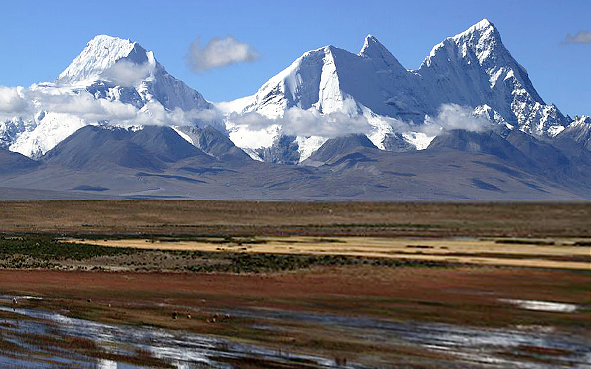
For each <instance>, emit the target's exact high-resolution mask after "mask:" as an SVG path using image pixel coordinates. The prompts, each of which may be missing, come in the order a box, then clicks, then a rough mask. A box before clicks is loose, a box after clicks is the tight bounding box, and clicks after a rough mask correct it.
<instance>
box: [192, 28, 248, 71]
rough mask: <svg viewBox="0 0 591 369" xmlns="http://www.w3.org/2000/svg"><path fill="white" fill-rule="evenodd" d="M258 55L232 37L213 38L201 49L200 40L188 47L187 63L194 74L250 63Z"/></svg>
mask: <svg viewBox="0 0 591 369" xmlns="http://www.w3.org/2000/svg"><path fill="white" fill-rule="evenodd" d="M258 57H259V54H258V53H257V52H256V51H255V50H253V49H252V47H251V46H250V45H248V44H246V43H243V42H240V41H237V40H236V39H234V38H233V37H232V36H226V37H225V38H214V39H212V40H211V41H209V43H208V44H207V45H205V47H204V48H201V38H197V39H196V40H195V41H193V42H192V43H191V45H190V46H189V52H188V53H187V56H186V58H187V62H188V64H189V66H190V67H191V69H193V71H195V72H201V71H206V70H209V69H213V68H219V67H223V66H226V65H229V64H234V63H239V62H244V61H246V62H251V61H253V60H255V59H258Z"/></svg>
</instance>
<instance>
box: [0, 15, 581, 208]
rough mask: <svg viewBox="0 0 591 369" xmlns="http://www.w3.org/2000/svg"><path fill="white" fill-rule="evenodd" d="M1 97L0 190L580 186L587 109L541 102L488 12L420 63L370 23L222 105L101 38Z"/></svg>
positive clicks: (450, 195) (132, 49) (168, 193)
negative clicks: (356, 35)
mask: <svg viewBox="0 0 591 369" xmlns="http://www.w3.org/2000/svg"><path fill="white" fill-rule="evenodd" d="M10 93H12V94H13V95H12V100H11V101H16V102H18V106H19V109H18V111H17V112H15V114H13V115H12V116H11V117H9V118H7V119H4V120H3V121H0V188H2V189H3V191H2V192H3V193H4V195H2V197H1V198H3V199H11V198H26V199H28V198H43V199H46V198H132V199H136V198H148V199H152V198H163V199H169V198H186V199H200V198H206V199H482V200H494V199H519V200H522V199H561V200H562V199H589V198H591V118H590V117H586V116H577V117H575V118H574V119H573V118H570V117H568V116H566V117H565V116H564V115H563V114H562V113H561V112H560V110H559V109H558V108H557V107H556V106H555V105H553V104H547V103H546V102H545V101H544V100H543V99H542V98H541V97H540V96H539V94H538V93H537V91H536V90H535V88H534V87H533V84H532V82H531V81H530V79H529V77H528V74H527V71H526V70H525V68H524V67H522V66H521V65H520V64H519V63H518V62H517V61H516V60H515V59H514V58H513V57H512V56H511V54H510V52H509V51H508V50H507V49H506V48H505V46H504V45H503V43H502V40H501V36H500V33H499V31H498V30H497V28H496V27H495V26H494V25H493V24H492V23H491V22H490V21H488V20H486V19H485V20H482V21H480V22H478V23H477V24H475V25H474V26H472V27H470V28H468V29H467V30H466V31H464V32H462V33H460V34H458V35H456V36H453V37H449V38H446V39H445V40H443V41H442V42H441V43H439V44H437V45H435V47H433V49H432V50H431V52H430V53H429V55H428V56H427V57H426V58H425V60H424V61H423V63H422V64H421V65H420V67H419V68H418V69H416V70H408V69H406V68H404V67H403V66H402V65H401V64H400V63H399V62H398V60H397V59H396V58H395V57H394V56H393V55H392V53H390V51H388V49H387V48H386V47H385V46H384V45H382V44H381V43H380V42H379V41H378V40H377V39H376V38H375V37H374V36H371V35H368V36H367V37H366V38H365V41H364V44H363V47H362V49H361V51H360V52H359V53H358V54H353V53H351V52H349V51H346V50H343V49H339V48H336V47H334V46H325V47H322V48H319V49H316V50H312V51H309V52H306V53H304V54H303V55H302V56H301V57H299V58H297V59H296V60H295V61H294V62H293V63H292V64H291V65H290V66H288V67H287V68H286V69H284V70H283V71H281V72H280V73H278V74H277V75H275V76H274V77H272V78H271V79H269V81H267V82H266V83H265V84H264V85H263V86H262V87H261V88H260V89H259V90H258V91H257V92H256V93H255V94H254V95H252V96H247V97H244V98H241V99H238V100H235V101H231V102H225V103H219V104H213V103H211V102H208V101H207V100H206V99H205V98H204V97H203V96H202V95H201V94H200V93H199V92H197V91H195V90H193V89H192V88H190V87H189V86H187V85H186V84H185V83H183V82H182V81H180V80H178V79H176V78H175V77H173V76H171V75H170V74H169V73H168V72H167V71H166V70H165V68H164V67H163V66H162V65H161V64H160V63H159V62H158V61H157V60H156V59H155V57H154V53H153V52H152V51H146V50H145V49H144V48H142V47H141V46H140V45H139V44H138V43H136V42H132V41H130V40H123V39H119V38H115V37H110V36H105V35H100V36H97V37H95V38H94V39H92V40H91V41H90V42H89V43H88V44H87V45H86V47H85V48H84V50H83V51H82V52H81V53H80V54H79V55H78V56H77V57H76V58H75V59H74V60H73V62H72V63H71V64H70V66H68V67H67V68H66V69H65V70H64V71H63V72H62V73H61V74H60V75H59V76H58V77H57V79H56V80H55V81H53V82H45V83H38V84H34V85H32V86H30V87H29V88H16V89H13V90H11V91H10Z"/></svg>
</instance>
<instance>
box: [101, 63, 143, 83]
mask: <svg viewBox="0 0 591 369" xmlns="http://www.w3.org/2000/svg"><path fill="white" fill-rule="evenodd" d="M151 73H152V65H150V64H149V63H143V64H136V63H134V62H132V61H130V60H126V59H120V60H118V61H117V62H116V63H115V64H113V66H112V67H111V68H109V69H107V70H105V71H104V72H103V73H102V74H101V78H102V79H104V80H106V81H110V82H113V83H115V84H116V85H119V86H126V87H129V86H133V85H135V84H136V83H138V82H140V81H142V80H144V79H146V78H148V77H149V76H150V74H151Z"/></svg>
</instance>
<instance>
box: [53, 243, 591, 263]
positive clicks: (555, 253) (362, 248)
mask: <svg viewBox="0 0 591 369" xmlns="http://www.w3.org/2000/svg"><path fill="white" fill-rule="evenodd" d="M222 241H223V239H219V238H209V239H206V240H204V241H183V240H167V239H158V240H154V239H119V240H116V239H104V240H100V239H98V240H85V239H67V240H64V241H63V242H66V243H78V244H94V245H99V246H108V247H124V248H138V249H145V250H166V251H206V252H245V253H262V254H294V255H302V254H303V255H342V256H354V257H363V258H384V259H403V260H431V261H436V262H449V263H462V264H477V265H498V266H522V267H536V268H554V269H575V270H577V269H578V270H591V255H590V253H589V247H590V246H589V245H591V239H574V240H573V239H552V240H549V239H538V240H527V239H476V238H469V239H468V238H436V239H433V238H427V239H417V238H386V237H382V238H377V237H331V238H317V237H302V236H294V237H257V238H248V239H243V240H241V239H235V240H233V242H228V243H220V242H222ZM528 242H531V243H528Z"/></svg>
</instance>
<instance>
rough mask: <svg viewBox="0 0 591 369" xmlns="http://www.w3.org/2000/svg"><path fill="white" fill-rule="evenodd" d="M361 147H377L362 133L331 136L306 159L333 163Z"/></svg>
mask: <svg viewBox="0 0 591 369" xmlns="http://www.w3.org/2000/svg"><path fill="white" fill-rule="evenodd" d="M363 148H370V149H375V150H378V148H377V147H376V146H375V145H374V144H373V143H372V142H371V141H370V140H369V138H367V136H366V135H362V134H351V135H347V136H343V137H337V138H331V139H330V140H328V141H326V142H325V143H324V144H323V145H322V146H320V148H319V149H318V150H316V152H314V153H313V154H312V155H310V157H309V158H308V159H307V162H309V163H333V162H334V161H335V160H338V159H340V158H341V157H342V156H343V155H345V154H348V153H351V152H355V151H358V150H361V149H363Z"/></svg>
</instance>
